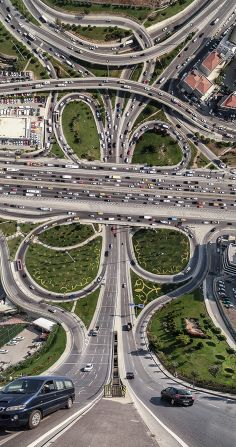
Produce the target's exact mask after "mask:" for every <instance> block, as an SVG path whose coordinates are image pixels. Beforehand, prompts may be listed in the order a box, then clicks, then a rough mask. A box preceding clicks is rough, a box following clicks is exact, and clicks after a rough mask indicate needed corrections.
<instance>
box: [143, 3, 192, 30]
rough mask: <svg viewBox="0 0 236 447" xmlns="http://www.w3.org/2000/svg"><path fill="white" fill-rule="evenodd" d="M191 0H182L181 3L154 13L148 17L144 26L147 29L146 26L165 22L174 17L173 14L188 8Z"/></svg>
mask: <svg viewBox="0 0 236 447" xmlns="http://www.w3.org/2000/svg"><path fill="white" fill-rule="evenodd" d="M192 2H193V0H182V1H181V2H177V3H174V4H173V5H171V6H168V7H167V8H164V9H162V10H160V11H156V12H154V13H153V14H152V15H151V17H149V18H148V19H147V20H146V21H145V23H144V25H145V27H146V28H147V27H148V26H151V25H154V24H155V23H158V22H162V20H166V19H168V18H169V17H172V16H174V15H175V14H178V12H181V11H183V9H185V8H186V7H187V6H189V5H190V4H191V3H192Z"/></svg>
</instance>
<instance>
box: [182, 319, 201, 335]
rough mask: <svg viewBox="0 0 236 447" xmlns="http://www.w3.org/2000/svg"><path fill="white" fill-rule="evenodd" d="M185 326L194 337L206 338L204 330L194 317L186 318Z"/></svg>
mask: <svg viewBox="0 0 236 447" xmlns="http://www.w3.org/2000/svg"><path fill="white" fill-rule="evenodd" d="M185 328H186V331H187V332H188V334H189V335H191V336H192V337H201V338H205V337H206V336H205V334H204V332H203V331H202V330H201V329H200V328H199V327H198V322H197V321H196V320H194V319H193V318H191V319H188V318H185Z"/></svg>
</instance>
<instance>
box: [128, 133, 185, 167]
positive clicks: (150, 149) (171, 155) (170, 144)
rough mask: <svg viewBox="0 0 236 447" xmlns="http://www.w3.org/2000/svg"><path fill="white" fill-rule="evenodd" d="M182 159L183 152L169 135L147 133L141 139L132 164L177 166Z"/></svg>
mask: <svg viewBox="0 0 236 447" xmlns="http://www.w3.org/2000/svg"><path fill="white" fill-rule="evenodd" d="M181 159H182V151H181V149H180V147H179V145H178V143H176V142H175V141H174V140H173V139H172V138H171V137H170V136H169V135H168V134H166V135H165V134H163V133H157V132H154V131H148V132H145V133H144V134H143V135H142V136H141V138H139V140H138V142H137V144H136V147H135V150H134V155H133V158H132V163H141V164H143V163H147V164H149V165H153V166H171V165H176V164H177V163H179V162H180V161H181Z"/></svg>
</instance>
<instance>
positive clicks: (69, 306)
mask: <svg viewBox="0 0 236 447" xmlns="http://www.w3.org/2000/svg"><path fill="white" fill-rule="evenodd" d="M49 304H51V305H52V306H57V307H61V309H64V310H67V311H68V312H71V310H72V307H73V304H74V301H61V302H59V303H58V302H56V303H55V302H53V301H51V302H50V303H49Z"/></svg>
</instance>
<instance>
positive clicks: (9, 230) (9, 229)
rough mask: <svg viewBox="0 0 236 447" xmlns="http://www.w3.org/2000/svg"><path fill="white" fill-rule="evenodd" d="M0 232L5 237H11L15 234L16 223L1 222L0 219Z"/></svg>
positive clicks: (9, 221)
mask: <svg viewBox="0 0 236 447" xmlns="http://www.w3.org/2000/svg"><path fill="white" fill-rule="evenodd" d="M0 231H2V232H3V234H4V235H5V236H6V237H7V236H11V235H12V234H14V233H15V232H16V222H15V221H13V220H2V219H0Z"/></svg>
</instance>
